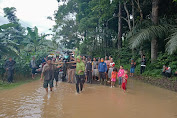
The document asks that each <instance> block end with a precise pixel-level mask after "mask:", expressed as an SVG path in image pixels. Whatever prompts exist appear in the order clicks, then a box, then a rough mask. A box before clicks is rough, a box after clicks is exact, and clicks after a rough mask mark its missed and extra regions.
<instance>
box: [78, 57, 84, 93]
mask: <svg viewBox="0 0 177 118" xmlns="http://www.w3.org/2000/svg"><path fill="white" fill-rule="evenodd" d="M76 62H77V63H76V91H77V93H79V85H80V91H82V90H83V84H84V81H85V74H84V72H85V64H84V62H83V61H82V60H81V57H80V56H77V58H76Z"/></svg>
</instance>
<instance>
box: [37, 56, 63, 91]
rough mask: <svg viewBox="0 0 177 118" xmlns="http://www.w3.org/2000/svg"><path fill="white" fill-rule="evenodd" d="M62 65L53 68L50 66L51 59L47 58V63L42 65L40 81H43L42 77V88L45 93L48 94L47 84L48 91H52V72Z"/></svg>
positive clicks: (52, 65)
mask: <svg viewBox="0 0 177 118" xmlns="http://www.w3.org/2000/svg"><path fill="white" fill-rule="evenodd" d="M62 66H63V65H59V66H55V65H54V64H52V59H51V58H48V59H47V63H46V64H45V65H44V67H43V69H42V73H41V79H40V80H41V81H42V80H43V76H44V84H43V87H44V88H45V89H46V92H48V84H49V85H50V91H52V88H53V79H54V72H55V70H56V69H57V68H60V67H62Z"/></svg>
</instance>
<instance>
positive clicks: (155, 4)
mask: <svg viewBox="0 0 177 118" xmlns="http://www.w3.org/2000/svg"><path fill="white" fill-rule="evenodd" d="M158 5H159V0H152V22H153V23H154V25H157V24H158V8H159V6H158ZM157 49H158V45H157V37H154V38H153V39H152V41H151V62H154V61H155V60H156V59H157Z"/></svg>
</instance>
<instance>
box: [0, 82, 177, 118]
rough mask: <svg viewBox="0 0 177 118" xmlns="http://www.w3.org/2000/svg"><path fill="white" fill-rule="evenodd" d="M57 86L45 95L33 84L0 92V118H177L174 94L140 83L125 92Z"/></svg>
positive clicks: (69, 85)
mask: <svg viewBox="0 0 177 118" xmlns="http://www.w3.org/2000/svg"><path fill="white" fill-rule="evenodd" d="M84 87H85V88H84V91H83V92H82V93H81V94H78V95H76V94H75V84H68V83H59V85H58V86H57V87H54V91H53V92H49V93H48V94H47V93H46V92H45V90H44V89H43V88H42V82H40V81H38V80H37V81H35V82H32V83H28V84H24V85H22V86H20V87H18V88H15V89H12V90H5V91H0V118H1V117H2V118H31V117H33V118H115V117H117V118H123V117H124V118H177V93H175V92H172V91H169V90H165V89H162V88H158V87H155V86H151V85H148V84H145V83H142V82H139V81H135V80H131V79H130V80H129V81H128V92H127V93H124V92H123V91H122V90H121V89H119V88H110V87H108V86H102V85H90V84H86V85H85V86H84Z"/></svg>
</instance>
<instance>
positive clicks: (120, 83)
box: [117, 66, 124, 88]
mask: <svg viewBox="0 0 177 118" xmlns="http://www.w3.org/2000/svg"><path fill="white" fill-rule="evenodd" d="M117 75H118V78H119V88H121V85H122V76H123V75H124V69H123V66H120V69H119V72H118V74H117Z"/></svg>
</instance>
